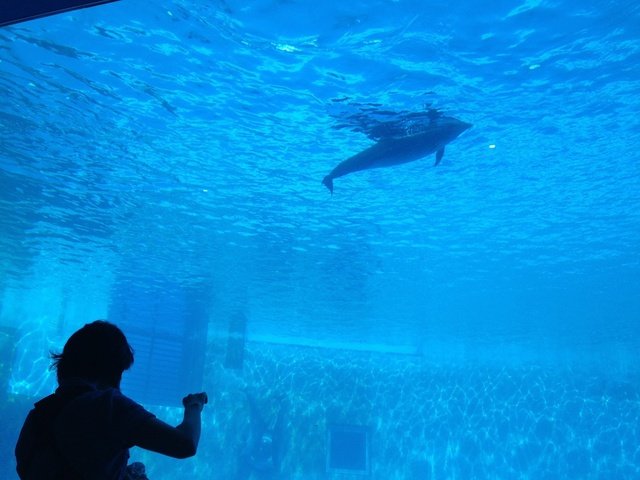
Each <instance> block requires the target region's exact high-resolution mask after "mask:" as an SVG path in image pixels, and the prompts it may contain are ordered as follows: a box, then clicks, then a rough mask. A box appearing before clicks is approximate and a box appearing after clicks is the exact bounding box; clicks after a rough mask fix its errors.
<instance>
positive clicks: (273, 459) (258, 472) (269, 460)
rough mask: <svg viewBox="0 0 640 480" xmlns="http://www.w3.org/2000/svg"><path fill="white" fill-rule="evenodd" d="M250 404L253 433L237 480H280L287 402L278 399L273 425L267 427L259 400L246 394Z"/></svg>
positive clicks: (243, 456) (245, 450) (241, 457)
mask: <svg viewBox="0 0 640 480" xmlns="http://www.w3.org/2000/svg"><path fill="white" fill-rule="evenodd" d="M246 394H247V401H248V403H249V421H250V434H249V439H248V442H247V444H246V446H245V448H244V449H243V450H242V452H241V454H240V458H239V462H238V469H237V474H236V480H247V479H249V478H254V479H257V480H279V479H280V478H281V464H282V459H283V457H284V454H285V449H286V421H287V420H286V414H287V404H286V400H284V399H283V398H282V397H279V398H278V400H279V405H278V411H277V414H276V418H275V421H274V422H273V424H268V423H267V421H266V420H265V418H264V416H263V414H262V412H261V411H260V409H259V408H258V405H257V402H256V399H255V398H254V397H253V396H252V395H251V394H249V393H248V392H246Z"/></svg>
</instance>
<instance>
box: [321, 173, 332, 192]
mask: <svg viewBox="0 0 640 480" xmlns="http://www.w3.org/2000/svg"><path fill="white" fill-rule="evenodd" d="M322 184H323V185H324V186H325V187H327V188H328V189H329V191H330V192H331V195H333V177H332V176H331V175H327V176H326V177H324V178H323V179H322Z"/></svg>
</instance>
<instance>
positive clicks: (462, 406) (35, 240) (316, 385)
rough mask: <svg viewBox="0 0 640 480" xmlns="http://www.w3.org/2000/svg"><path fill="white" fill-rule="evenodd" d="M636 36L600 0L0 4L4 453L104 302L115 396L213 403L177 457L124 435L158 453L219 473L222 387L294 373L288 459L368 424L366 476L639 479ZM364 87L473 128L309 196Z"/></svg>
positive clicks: (322, 451)
mask: <svg viewBox="0 0 640 480" xmlns="http://www.w3.org/2000/svg"><path fill="white" fill-rule="evenodd" d="M639 38H640V7H639V6H638V5H637V4H636V2H631V1H625V0H621V1H618V2H587V3H586V4H585V2H578V1H559V2H547V1H542V0H528V1H525V2H519V1H498V2H473V1H466V0H465V1H462V2H441V1H431V2H418V1H403V0H398V1H376V2H310V1H306V0H305V1H297V2H296V1H291V2H276V1H243V2H240V1H218V2H193V1H186V0H184V1H172V2H142V1H137V0H129V1H126V2H116V3H113V4H109V5H105V6H101V7H96V8H92V9H86V10H81V11H76V12H72V13H67V14H63V15H57V16H52V17H48V18H44V19H40V20H36V21H30V22H25V23H22V24H18V25H14V26H11V27H6V28H3V29H0V334H1V335H0V345H2V352H1V355H2V360H0V377H1V380H2V382H3V386H2V391H3V393H2V394H1V395H0V405H1V404H3V403H4V404H5V408H6V409H7V411H11V412H15V415H14V416H15V418H16V421H15V423H16V425H13V424H12V426H11V428H10V431H9V432H8V433H7V434H3V435H0V436H3V437H4V438H1V439H0V441H1V442H2V443H1V445H2V446H3V448H2V452H3V453H2V455H3V457H2V458H0V464H1V465H0V466H1V467H2V469H3V470H2V472H8V473H6V474H5V473H3V475H5V476H6V477H7V478H13V477H12V475H13V473H12V469H13V464H12V462H13V459H12V456H11V448H12V445H13V442H14V441H15V432H16V429H17V428H19V421H20V420H21V418H23V415H24V413H25V412H26V411H27V410H28V408H29V405H30V404H31V403H32V402H33V400H35V399H37V398H38V397H40V396H42V395H45V394H47V393H49V392H50V391H51V389H52V388H53V387H54V385H55V384H54V379H53V377H52V375H51V372H49V371H47V365H48V359H47V354H48V351H49V350H58V349H60V348H61V347H62V345H63V344H64V341H65V340H66V338H67V337H68V336H69V334H70V333H72V332H73V331H74V330H75V329H77V328H78V327H79V326H81V325H83V324H84V323H85V322H87V321H90V320H92V319H95V318H110V319H112V320H113V321H115V322H116V323H118V324H120V325H122V326H123V328H124V329H125V331H126V332H127V334H128V335H129V336H130V338H132V343H133V344H134V345H133V346H134V348H136V350H137V351H138V352H139V356H138V357H137V358H136V365H135V366H134V368H133V370H132V372H131V374H130V375H131V378H132V380H130V384H129V385H130V387H129V388H130V392H132V396H134V397H135V396H136V395H134V393H136V394H139V398H140V399H142V400H144V401H145V402H146V404H147V405H148V407H149V409H151V410H152V411H154V412H156V413H157V414H158V415H159V416H161V417H163V418H166V419H175V420H176V421H178V415H179V412H178V411H177V410H175V409H174V408H173V406H172V405H174V403H173V402H172V401H171V400H167V401H164V400H162V399H164V398H169V399H171V398H174V397H175V400H176V401H175V404H177V403H178V401H179V395H182V394H183V393H186V392H183V391H182V390H181V389H183V388H192V387H193V388H206V389H207V390H208V391H209V392H210V394H211V396H212V398H213V399H214V401H213V402H212V403H213V405H212V406H211V407H212V408H209V409H208V412H207V413H206V414H205V418H204V422H205V425H204V430H203V442H202V445H201V449H200V451H199V453H198V456H197V457H196V458H195V459H192V460H188V461H184V462H179V461H175V460H165V459H161V458H159V457H158V456H157V455H155V456H154V455H151V454H146V453H144V452H140V451H135V450H134V452H133V454H134V458H135V457H136V456H137V457H139V458H142V459H143V460H144V461H145V462H146V463H147V465H148V468H149V470H150V472H151V474H152V475H153V476H152V478H154V479H160V478H216V479H217V478H220V479H223V478H232V477H233V468H234V463H233V461H232V459H233V458H235V453H236V452H237V450H238V448H239V446H238V445H241V444H242V439H243V438H244V437H243V435H245V433H246V429H247V424H246V417H247V412H246V405H245V403H246V402H245V401H244V397H243V395H242V393H241V390H242V389H243V388H245V387H246V386H249V387H251V388H254V389H256V390H258V391H262V392H263V393H264V396H265V397H268V396H269V395H270V394H272V393H273V392H275V391H279V392H282V391H284V392H286V393H287V395H288V396H289V397H290V400H291V403H292V410H291V419H290V425H289V426H290V432H291V436H292V442H291V444H290V447H289V450H288V453H287V456H286V458H285V462H284V464H283V473H284V474H285V475H286V478H291V479H296V480H297V479H320V478H323V479H325V478H337V477H335V474H333V473H331V472H329V473H327V472H326V470H327V468H326V467H327V461H326V458H325V455H326V436H327V428H328V427H329V425H330V424H331V423H332V422H334V423H335V422H337V423H344V424H356V425H362V426H365V427H367V428H368V429H369V431H370V432H371V435H370V442H371V445H370V471H369V474H368V475H369V478H372V479H385V480H386V479H396V478H397V479H416V480H417V479H427V478H428V479H469V478H478V479H484V478H487V479H489V478H492V479H498V478H503V479H513V478H521V479H529V478H531V479H542V478H549V479H552V478H553V479H556V478H557V479H560V478H573V479H578V478H589V479H591V478H593V479H601V478H612V479H622V478H629V479H631V478H637V477H638V476H640V457H639V456H640V447H638V446H639V445H640V438H639V437H640V434H639V433H638V424H639V420H640V389H639V388H638V385H639V383H638V380H640V377H639V373H640V371H639V369H638V360H639V354H638V352H639V351H640V336H639V334H640V326H639V325H640V161H639V160H640V154H638V150H639V147H640V133H639V132H640V119H639V118H638V112H640V95H638V93H639V92H640V75H639V74H638V68H637V65H639V64H640V41H639V40H638V39H639ZM372 105H376V106H375V107H373V106H372ZM363 106H369V107H370V109H369V110H366V112H368V114H369V116H370V117H371V118H374V117H375V114H374V113H373V110H372V109H375V110H376V111H377V112H380V111H388V112H413V113H416V114H420V113H424V112H426V111H427V110H428V109H437V110H438V111H441V112H443V113H444V114H446V115H449V116H453V117H455V118H458V119H460V120H462V121H465V122H469V123H472V124H473V127H472V128H471V129H470V130H468V131H467V132H464V133H463V134H462V135H461V136H460V137H459V138H458V139H456V140H455V141H453V142H452V143H451V144H449V145H448V146H447V148H446V152H445V155H444V158H443V160H442V163H441V164H440V165H439V166H438V167H437V168H434V167H433V158H431V157H429V158H425V159H423V160H420V161H416V162H413V163H408V164H405V165H402V166H397V167H393V168H385V169H376V170H369V171H364V172H358V173H354V174H351V175H348V176H346V177H342V178H339V179H336V181H335V192H334V194H333V195H330V194H329V192H328V191H327V190H326V188H325V187H324V186H323V185H322V184H321V180H322V178H323V177H324V176H325V175H326V174H327V173H328V172H329V171H330V170H331V169H332V168H333V167H334V166H335V165H336V164H337V163H338V162H340V161H342V160H344V159H346V158H347V157H349V156H351V155H354V154H356V153H358V152H360V151H362V150H364V149H366V148H367V147H369V146H370V145H372V140H371V139H369V138H367V136H366V135H365V134H364V133H363V132H362V130H361V129H360V131H359V130H358V128H353V125H351V126H350V127H351V128H350V127H349V126H347V127H345V121H346V119H348V118H349V116H350V115H353V114H354V113H362V111H363V108H365V107H363ZM369 107H367V108H369ZM238 312H242V313H243V315H245V316H246V318H247V323H246V329H247V330H246V332H247V342H248V343H247V344H246V345H245V349H246V350H244V357H243V365H242V369H237V368H224V367H223V364H224V361H225V355H228V352H226V350H228V349H229V344H228V338H227V337H228V335H229V321H230V319H231V318H233V316H234V315H236V314H237V313H238ZM156 340H157V341H156ZM159 342H164V343H162V345H163V347H162V348H164V350H158V349H156V350H154V348H155V347H154V345H155V346H157V345H159V344H160V343H159ZM149 345H151V346H149ZM152 351H155V352H156V354H155V355H156V356H155V357H154V356H153V355H152V353H150V352H152ZM158 351H161V352H164V353H161V354H158V353H157V352H158ZM184 352H189V355H187V356H185V355H186V354H185V353H184ZM174 357H175V358H182V360H183V361H184V360H185V358H187V357H188V358H189V361H190V362H195V364H197V368H191V367H190V368H189V369H188V373H189V375H187V374H186V373H185V372H186V371H187V370H186V367H185V366H184V365H185V364H184V363H180V364H179V365H181V367H180V368H183V370H180V369H178V370H176V371H175V372H174V371H173V370H171V372H173V373H172V374H171V375H173V376H171V375H169V374H168V373H167V372H168V371H169V370H170V365H172V364H173V363H175V362H173V360H172V359H173V358H174ZM159 358H165V359H166V364H167V366H164V364H163V366H158V362H159V360H158V359H159ZM227 358H228V357H227ZM172 362H173V363H172ZM227 366H228V365H227ZM163 369H164V370H163ZM158 371H161V372H163V373H164V375H163V374H162V373H160V374H159V373H158ZM136 372H138V373H136ZM194 372H195V373H194ZM174 377H175V378H174ZM186 377H189V379H187V380H185V378H186ZM150 379H152V380H150ZM161 381H162V382H165V383H162V388H160V387H158V388H157V389H155V391H154V389H153V388H151V387H149V384H153V385H156V382H161ZM172 382H173V383H172ZM181 382H183V383H181ZM185 382H186V383H185ZM143 384H145V385H146V386H144V387H143V386H142V385H143ZM125 385H126V380H125ZM158 385H159V384H158ZM123 388H124V387H123ZM145 389H146V390H145ZM158 390H161V391H160V392H159V393H158ZM172 395H173V396H172ZM159 398H162V399H160V400H158V399H159ZM265 402H266V400H265ZM266 403H268V402H266ZM156 404H160V405H161V406H158V405H156ZM265 408H266V407H265ZM5 447H6V448H5ZM229 452H231V453H229ZM332 475H333V476H332Z"/></svg>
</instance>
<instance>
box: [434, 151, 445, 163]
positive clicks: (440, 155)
mask: <svg viewBox="0 0 640 480" xmlns="http://www.w3.org/2000/svg"><path fill="white" fill-rule="evenodd" d="M443 155H444V147H442V148H441V149H440V150H438V151H437V152H436V163H435V164H434V165H433V166H434V167H437V166H438V164H439V163H440V160H442V156H443Z"/></svg>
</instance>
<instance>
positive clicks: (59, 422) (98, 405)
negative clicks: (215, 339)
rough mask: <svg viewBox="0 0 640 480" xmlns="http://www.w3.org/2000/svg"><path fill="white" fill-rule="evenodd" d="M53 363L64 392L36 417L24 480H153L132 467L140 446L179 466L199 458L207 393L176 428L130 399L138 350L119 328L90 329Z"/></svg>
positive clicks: (28, 427) (23, 458)
mask: <svg viewBox="0 0 640 480" xmlns="http://www.w3.org/2000/svg"><path fill="white" fill-rule="evenodd" d="M52 358H53V368H55V369H56V371H57V378H58V385H59V386H58V388H57V389H56V391H55V393H53V394H51V395H49V396H48V397H45V398H44V399H42V400H40V401H39V402H37V403H36V404H35V408H34V409H32V410H31V411H30V412H29V415H28V416H27V418H26V420H25V422H24V425H23V427H22V431H21V432H20V437H19V438H18V442H17V444H16V450H15V454H16V460H17V471H18V475H19V477H20V478H21V479H22V480H125V479H134V478H138V479H143V478H146V473H145V470H144V466H142V465H141V464H139V463H135V464H132V465H130V466H129V467H127V463H128V459H129V448H131V447H133V446H138V447H141V448H144V449H146V450H151V451H154V452H158V453H161V454H164V455H168V456H170V457H175V458H187V457H191V456H193V455H195V453H196V450H197V448H198V442H199V440H200V429H201V425H200V423H201V418H200V415H201V412H202V409H203V407H204V405H205V404H206V403H207V395H206V393H194V394H189V395H187V396H186V397H184V398H183V400H182V404H183V406H184V418H183V420H182V422H181V423H180V424H179V425H177V426H175V427H173V426H171V425H169V424H167V423H165V422H163V421H161V420H159V419H157V418H156V417H155V415H153V414H152V413H150V412H148V411H147V410H146V409H145V408H144V407H142V406H141V405H140V404H138V403H136V402H135V401H133V400H132V399H130V398H128V397H126V396H125V395H123V394H122V392H121V391H120V380H121V378H122V373H123V372H124V371H125V370H127V369H128V368H129V367H131V365H132V364H133V350H132V348H131V346H130V345H129V343H128V342H127V339H126V337H125V335H124V334H123V333H122V331H121V330H120V329H119V328H118V327H117V326H115V325H113V324H112V323H109V322H106V321H103V320H97V321H95V322H92V323H89V324H87V325H85V326H84V327H82V328H81V329H80V330H78V331H77V332H75V333H74V334H73V335H71V337H70V338H69V340H68V341H67V343H66V344H65V346H64V348H63V350H62V353H60V354H53V355H52Z"/></svg>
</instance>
